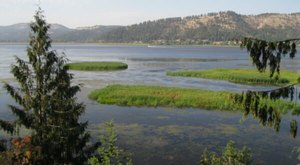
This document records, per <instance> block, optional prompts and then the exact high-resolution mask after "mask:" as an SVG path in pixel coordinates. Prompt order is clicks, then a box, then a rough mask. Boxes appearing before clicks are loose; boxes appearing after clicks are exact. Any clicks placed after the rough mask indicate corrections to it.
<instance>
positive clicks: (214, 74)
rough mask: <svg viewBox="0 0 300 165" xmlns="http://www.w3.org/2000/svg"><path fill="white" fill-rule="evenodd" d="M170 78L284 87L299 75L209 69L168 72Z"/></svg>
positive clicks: (253, 70) (293, 73)
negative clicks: (274, 74) (273, 75)
mask: <svg viewBox="0 0 300 165" xmlns="http://www.w3.org/2000/svg"><path fill="white" fill-rule="evenodd" d="M167 75H168V76H182V77H196V78H208V79H217V80H228V81H230V82H234V83H241V84H257V85H276V86H282V85H286V84H289V83H296V82H297V78H298V76H297V73H296V72H292V71H286V70H282V71H280V76H279V79H278V80H277V81H276V80H275V79H274V78H270V77H269V75H270V73H269V72H264V73H260V72H258V71H257V70H256V69H208V70H193V71H179V72H167Z"/></svg>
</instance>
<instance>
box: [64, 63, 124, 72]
mask: <svg viewBox="0 0 300 165" xmlns="http://www.w3.org/2000/svg"><path fill="white" fill-rule="evenodd" d="M66 66H67V67H69V68H70V69H71V70H81V71H113V70H124V69H127V68H128V65H127V64H125V63H122V62H78V63H68V64H66Z"/></svg>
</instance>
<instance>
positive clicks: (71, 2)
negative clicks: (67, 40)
mask: <svg viewBox="0 0 300 165" xmlns="http://www.w3.org/2000/svg"><path fill="white" fill-rule="evenodd" d="M40 1H41V2H40V5H41V7H42V8H43V10H44V11H45V13H44V14H45V16H46V19H47V21H48V22H50V23H59V24H63V25H66V26H68V27H72V28H74V27H82V26H92V25H130V24H134V23H139V22H143V21H146V20H155V19H159V18H166V17H176V16H188V15H199V14H204V13H208V12H218V11H227V10H232V11H235V12H237V13H241V14H260V13H266V12H277V13H293V12H300V0H40ZM37 4H39V1H38V0H0V12H1V14H0V25H10V24H14V23H20V22H30V21H31V20H32V16H33V14H34V11H35V10H36V9H37Z"/></svg>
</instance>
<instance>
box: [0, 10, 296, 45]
mask: <svg viewBox="0 0 300 165" xmlns="http://www.w3.org/2000/svg"><path fill="white" fill-rule="evenodd" d="M28 34H29V25H28V24H15V25H11V26H0V42H20V41H26V40H27V39H28ZM51 35H52V38H53V40H54V41H59V42H110V43H146V44H209V43H215V44H218V43H221V44H226V43H228V41H231V40H232V39H236V38H240V37H244V36H247V37H257V38H261V39H267V40H278V39H286V38H295V37H297V38H298V37H300V13H293V14H276V13H266V14H260V15H240V14H237V13H235V12H232V11H227V12H219V13H209V14H205V15H197V16H189V17H184V18H181V17H178V18H166V19H160V20H156V21H147V22H143V23H139V24H134V25H131V26H93V27H85V28H77V29H70V28H67V27H65V26H63V25H58V24H52V28H51Z"/></svg>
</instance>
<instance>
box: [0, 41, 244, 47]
mask: <svg viewBox="0 0 300 165" xmlns="http://www.w3.org/2000/svg"><path fill="white" fill-rule="evenodd" d="M27 44H28V42H0V45H27ZM53 45H104V46H106V45H107V46H154V47H156V46H157V47H172V46H176V47H232V48H234V47H239V45H226V44H224V45H222V44H218V45H217V44H203V45H195V44H190V45H181V44H177V45H176V44H174V45H154V44H139V43H101V42H53Z"/></svg>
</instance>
